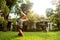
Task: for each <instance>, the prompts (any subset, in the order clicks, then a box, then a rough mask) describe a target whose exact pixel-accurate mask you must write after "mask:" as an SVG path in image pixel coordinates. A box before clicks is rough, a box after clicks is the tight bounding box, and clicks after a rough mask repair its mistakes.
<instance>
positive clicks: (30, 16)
mask: <svg viewBox="0 0 60 40" xmlns="http://www.w3.org/2000/svg"><path fill="white" fill-rule="evenodd" d="M27 18H28V20H29V21H30V22H32V23H36V22H38V20H37V16H36V14H34V13H33V12H29V13H28V14H27Z"/></svg>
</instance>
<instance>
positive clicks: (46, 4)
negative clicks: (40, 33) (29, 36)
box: [31, 0, 55, 17]
mask: <svg viewBox="0 0 60 40" xmlns="http://www.w3.org/2000/svg"><path fill="white" fill-rule="evenodd" d="M31 2H33V8H32V10H33V11H34V12H36V13H37V14H38V15H40V16H44V17H46V12H45V11H46V9H47V8H52V9H55V6H53V5H52V3H51V0H31Z"/></svg>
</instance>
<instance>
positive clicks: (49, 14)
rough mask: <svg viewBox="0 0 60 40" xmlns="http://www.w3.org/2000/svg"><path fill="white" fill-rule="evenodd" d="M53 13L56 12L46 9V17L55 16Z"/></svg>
mask: <svg viewBox="0 0 60 40" xmlns="http://www.w3.org/2000/svg"><path fill="white" fill-rule="evenodd" d="M53 11H54V10H53V9H52V8H47V9H46V16H47V17H49V16H51V15H53V14H54V13H53Z"/></svg>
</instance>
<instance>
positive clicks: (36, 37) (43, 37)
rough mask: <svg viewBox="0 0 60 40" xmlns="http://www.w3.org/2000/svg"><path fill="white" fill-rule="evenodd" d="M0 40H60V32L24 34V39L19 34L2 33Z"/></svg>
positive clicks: (0, 33)
mask: <svg viewBox="0 0 60 40" xmlns="http://www.w3.org/2000/svg"><path fill="white" fill-rule="evenodd" d="M0 40H60V32H24V36H23V37H19V36H18V32H0Z"/></svg>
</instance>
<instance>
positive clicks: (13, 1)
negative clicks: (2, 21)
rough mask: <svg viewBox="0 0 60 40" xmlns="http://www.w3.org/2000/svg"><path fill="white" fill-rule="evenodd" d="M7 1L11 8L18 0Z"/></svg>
mask: <svg viewBox="0 0 60 40" xmlns="http://www.w3.org/2000/svg"><path fill="white" fill-rule="evenodd" d="M5 1H6V5H7V6H8V7H9V9H11V8H12V7H13V6H14V5H15V4H16V3H17V1H18V0H5Z"/></svg>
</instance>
